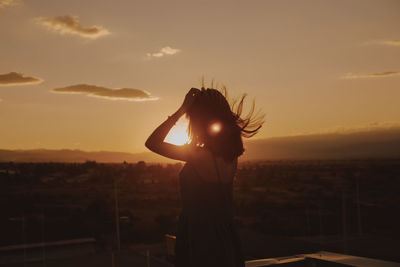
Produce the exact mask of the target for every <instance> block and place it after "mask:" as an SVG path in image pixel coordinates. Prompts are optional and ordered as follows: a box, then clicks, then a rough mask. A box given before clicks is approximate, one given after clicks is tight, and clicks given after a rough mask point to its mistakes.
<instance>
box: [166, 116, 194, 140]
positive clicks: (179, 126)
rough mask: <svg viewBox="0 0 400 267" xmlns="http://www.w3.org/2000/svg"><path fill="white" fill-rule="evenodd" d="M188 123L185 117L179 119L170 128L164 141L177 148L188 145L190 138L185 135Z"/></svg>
mask: <svg viewBox="0 0 400 267" xmlns="http://www.w3.org/2000/svg"><path fill="white" fill-rule="evenodd" d="M188 123H189V121H188V120H187V119H186V118H185V117H182V118H180V119H179V120H178V121H177V123H176V124H175V126H174V127H172V128H171V130H170V131H169V133H168V135H167V137H165V139H164V141H165V142H167V143H170V144H174V145H177V146H182V145H184V144H188V143H190V138H189V135H188V133H187V126H188Z"/></svg>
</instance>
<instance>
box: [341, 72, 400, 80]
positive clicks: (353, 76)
mask: <svg viewBox="0 0 400 267" xmlns="http://www.w3.org/2000/svg"><path fill="white" fill-rule="evenodd" d="M397 75H400V72H398V71H386V72H376V73H367V74H354V73H347V74H346V75H344V76H343V77H342V79H365V78H384V77H391V76H397Z"/></svg>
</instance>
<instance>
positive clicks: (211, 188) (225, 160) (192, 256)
mask: <svg viewBox="0 0 400 267" xmlns="http://www.w3.org/2000/svg"><path fill="white" fill-rule="evenodd" d="M223 89H224V90H225V88H223ZM225 92H226V90H225ZM245 96H246V95H243V96H242V98H241V100H240V101H239V102H235V103H234V104H233V107H232V109H233V108H234V106H236V112H233V111H232V110H231V107H230V106H229V104H228V101H227V100H226V98H225V96H224V95H223V94H221V93H220V92H219V91H218V90H216V89H204V87H203V88H202V89H201V90H199V89H195V88H192V89H190V90H189V92H188V93H187V94H186V97H185V99H184V101H183V104H182V105H181V107H180V108H179V109H178V110H177V111H176V112H175V113H174V114H172V115H171V116H169V117H168V119H167V120H166V121H165V122H163V123H162V124H161V125H160V126H158V128H157V129H155V130H154V132H153V133H152V134H151V135H150V137H149V138H148V139H147V141H146V147H147V148H149V149H150V150H151V151H153V152H155V153H158V154H160V155H162V156H165V157H168V158H171V159H176V160H181V161H185V162H186V164H185V165H184V167H183V169H182V171H181V173H180V179H179V182H180V189H181V199H182V211H181V214H180V216H179V222H178V232H177V238H176V246H175V255H176V262H175V266H177V267H194V266H202V267H205V266H207V267H210V266H219V267H223V266H226V267H237V266H240V267H244V257H243V254H242V251H241V246H240V241H239V238H238V235H237V232H236V230H235V227H234V222H233V203H232V186H233V178H234V175H235V172H236V168H237V159H238V157H239V156H240V155H241V154H242V153H243V151H244V149H243V143H242V138H241V136H245V137H250V136H253V135H254V134H255V133H257V131H258V130H259V129H260V127H261V125H262V123H263V121H262V119H263V116H261V117H259V118H258V119H256V121H255V122H254V121H253V120H252V118H251V117H252V113H253V111H254V102H253V106H252V109H251V110H250V113H249V115H248V116H247V117H246V118H244V119H243V118H240V115H241V112H242V106H243V100H244V98H245ZM236 104H237V105H236ZM183 114H186V116H187V118H188V119H189V128H188V129H189V135H190V137H191V140H192V141H191V143H190V144H187V145H183V146H176V145H173V144H169V143H166V142H164V138H165V137H166V136H167V134H168V132H169V131H170V129H171V128H172V126H174V124H175V123H176V122H177V120H178V119H179V118H180V117H181V116H182V115H183Z"/></svg>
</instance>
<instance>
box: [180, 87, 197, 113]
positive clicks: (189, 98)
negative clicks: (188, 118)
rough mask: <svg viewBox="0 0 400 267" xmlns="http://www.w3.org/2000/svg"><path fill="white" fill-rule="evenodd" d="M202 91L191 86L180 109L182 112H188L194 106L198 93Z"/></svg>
mask: <svg viewBox="0 0 400 267" xmlns="http://www.w3.org/2000/svg"><path fill="white" fill-rule="evenodd" d="M198 93H200V90H199V89H196V88H191V89H190V90H189V92H188V93H187V94H186V96H185V99H184V100H183V103H182V106H181V107H180V108H179V110H180V111H181V112H182V113H186V112H187V110H188V109H189V108H190V107H191V106H192V104H193V102H194V100H195V99H196V96H197V94H198Z"/></svg>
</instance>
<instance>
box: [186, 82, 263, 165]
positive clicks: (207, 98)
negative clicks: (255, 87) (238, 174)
mask: <svg viewBox="0 0 400 267" xmlns="http://www.w3.org/2000/svg"><path fill="white" fill-rule="evenodd" d="M212 87H213V82H212V83H211V88H207V89H205V88H204V82H203V86H202V88H201V91H200V92H199V93H198V94H197V95H196V98H195V100H194V102H193V104H192V106H191V107H190V108H189V110H188V111H187V112H186V116H187V118H188V119H189V126H188V132H189V135H190V137H191V139H192V143H193V142H194V144H195V145H199V146H204V147H207V148H208V149H210V150H211V151H212V153H214V154H216V155H219V156H222V157H223V158H224V159H225V160H226V161H232V160H234V159H235V158H237V157H239V156H240V155H242V154H243V152H244V148H243V141H242V136H243V137H247V138H249V137H252V136H253V135H255V134H256V133H257V132H258V130H259V129H260V128H261V126H262V124H263V123H264V116H265V115H264V114H260V112H257V113H256V114H254V108H255V102H254V100H253V103H252V106H251V108H250V111H249V113H248V114H247V115H246V116H244V117H241V116H242V111H243V103H244V100H245V98H246V96H247V95H246V94H243V95H242V96H241V97H240V98H239V99H236V100H234V101H232V103H231V105H230V104H229V102H228V100H227V98H228V97H227V90H226V87H225V86H222V87H221V89H220V90H221V91H222V92H221V91H220V90H218V89H215V88H212Z"/></svg>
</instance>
